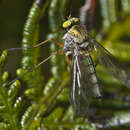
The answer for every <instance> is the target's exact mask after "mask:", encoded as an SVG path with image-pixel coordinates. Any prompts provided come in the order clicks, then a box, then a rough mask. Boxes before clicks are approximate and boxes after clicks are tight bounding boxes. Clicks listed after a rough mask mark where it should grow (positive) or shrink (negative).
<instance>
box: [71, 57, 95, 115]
mask: <svg viewBox="0 0 130 130" xmlns="http://www.w3.org/2000/svg"><path fill="white" fill-rule="evenodd" d="M84 58H85V57H84V56H82V55H78V56H73V60H72V68H71V71H72V72H71V83H72V84H71V89H70V101H71V105H72V107H73V109H74V110H75V112H76V115H78V116H81V117H84V116H86V115H88V114H90V113H89V108H90V106H91V103H92V100H94V99H95V96H94V95H93V94H92V83H91V80H90V77H89V74H88V71H87V66H86V63H85V62H84Z"/></svg>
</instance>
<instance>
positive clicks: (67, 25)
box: [62, 20, 72, 28]
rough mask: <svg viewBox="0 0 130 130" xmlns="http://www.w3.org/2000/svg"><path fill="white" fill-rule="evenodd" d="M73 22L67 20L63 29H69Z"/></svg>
mask: <svg viewBox="0 0 130 130" xmlns="http://www.w3.org/2000/svg"><path fill="white" fill-rule="evenodd" d="M71 24H72V23H71V21H70V20H67V21H65V22H64V23H63V24H62V27H63V28H69V27H70V26H71Z"/></svg>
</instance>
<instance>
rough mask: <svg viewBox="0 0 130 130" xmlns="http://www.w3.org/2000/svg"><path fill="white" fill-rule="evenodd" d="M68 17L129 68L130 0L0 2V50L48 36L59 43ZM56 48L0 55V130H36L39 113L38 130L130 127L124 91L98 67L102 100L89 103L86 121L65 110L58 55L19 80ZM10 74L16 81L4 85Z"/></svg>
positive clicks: (65, 76)
mask: <svg viewBox="0 0 130 130" xmlns="http://www.w3.org/2000/svg"><path fill="white" fill-rule="evenodd" d="M70 14H71V16H72V17H73V16H75V17H79V18H80V20H81V23H82V24H83V25H85V26H86V28H87V30H88V31H89V33H90V34H91V35H92V36H93V37H95V38H96V39H97V40H98V41H99V42H100V43H101V44H102V45H103V46H104V47H105V48H107V49H108V50H109V51H110V52H111V53H112V54H113V55H114V56H115V57H117V58H118V59H119V60H120V62H122V63H123V64H125V65H126V66H127V67H128V69H129V68H130V0H86V1H85V0H21V1H18V0H13V1H11V0H0V16H1V17H0V29H1V31H0V50H2V51H3V50H4V49H7V48H15V47H28V46H33V45H35V44H36V43H39V42H41V41H44V40H46V39H48V38H53V39H55V40H56V41H58V42H61V43H63V41H62V36H63V34H64V33H65V32H64V31H63V30H62V28H61V24H62V22H63V18H65V19H66V18H67V17H68V16H69V15H70ZM59 49H60V47H58V46H57V45H55V44H54V43H53V42H49V43H48V44H46V45H44V46H43V47H41V48H38V49H23V50H22V51H10V52H8V56H6V54H5V53H3V55H1V57H0V58H1V60H0V63H1V64H0V130H3V129H9V130H10V129H11V130H19V129H29V130H33V129H38V128H39V127H40V120H41V117H42V116H43V114H44V116H45V117H44V119H43V120H42V128H43V129H54V130H55V129H63V130H64V129H83V130H84V129H88V130H89V129H94V130H95V129H125V130H126V129H130V125H129V122H130V103H129V102H130V89H128V88H126V87H125V86H124V85H121V84H120V83H119V82H118V81H116V80H115V79H113V78H112V77H111V76H109V75H108V74H107V73H105V71H104V69H103V68H102V67H100V66H98V67H97V74H98V77H99V80H100V82H101V92H102V95H103V99H102V101H101V102H99V103H95V104H94V107H93V108H94V109H92V112H93V111H95V110H96V111H97V114H96V115H94V117H92V118H87V117H86V118H79V117H77V116H76V115H75V113H74V112H73V110H72V108H71V106H70V103H69V87H70V80H69V78H70V70H69V67H68V65H67V63H66V61H65V57H64V56H63V55H61V56H60V55H57V56H54V57H53V58H52V59H51V60H49V61H48V62H46V63H45V64H43V65H42V66H41V68H38V69H36V70H35V71H33V72H30V73H28V74H26V75H24V76H22V74H23V73H25V72H26V71H27V70H29V69H31V68H33V67H34V66H35V65H36V64H38V63H39V62H40V61H42V60H43V59H45V58H46V57H48V56H49V55H51V54H52V53H53V52H55V51H56V50H59ZM2 51H1V54H2ZM4 54H5V55H4ZM3 57H4V58H3ZM2 58H3V59H2ZM6 59H7V60H6ZM19 67H20V68H19ZM18 68H19V69H18ZM7 72H9V74H8V73H7ZM16 75H17V76H18V77H20V81H16V82H15V83H13V84H12V85H10V84H9V82H10V81H12V80H13V79H14V78H15V77H16ZM64 87H66V88H65V89H63V88H64ZM62 89H63V91H62V93H61V94H60V95H59V96H58V98H57V99H56V100H55V101H54V102H53V103H52V100H53V99H54V98H55V97H56V96H57V94H58V93H59V92H60V91H61V90H62ZM50 104H51V105H50ZM48 107H49V109H48ZM46 110H47V111H46ZM88 120H90V122H88ZM122 126H123V127H122Z"/></svg>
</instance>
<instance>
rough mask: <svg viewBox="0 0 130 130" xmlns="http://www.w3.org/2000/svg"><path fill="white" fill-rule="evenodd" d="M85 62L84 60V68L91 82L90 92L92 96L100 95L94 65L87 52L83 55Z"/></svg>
mask: <svg viewBox="0 0 130 130" xmlns="http://www.w3.org/2000/svg"><path fill="white" fill-rule="evenodd" d="M85 58H86V59H85V62H86V67H87V68H86V69H87V73H88V74H87V76H88V77H87V78H88V79H89V82H90V84H91V90H92V94H93V95H94V97H97V98H99V97H101V94H100V90H99V84H98V79H97V75H96V70H95V65H94V63H93V60H92V58H91V56H90V55H89V53H87V54H86V55H85Z"/></svg>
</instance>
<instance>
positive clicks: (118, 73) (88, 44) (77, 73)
mask: <svg viewBox="0 0 130 130" xmlns="http://www.w3.org/2000/svg"><path fill="white" fill-rule="evenodd" d="M62 27H63V29H65V30H66V33H65V34H64V37H63V40H64V47H63V52H64V54H65V55H67V56H68V55H69V56H70V57H71V89H70V102H71V105H72V107H73V109H74V111H75V112H76V114H77V115H78V116H82V117H83V116H86V115H88V114H89V106H90V104H91V102H92V101H93V100H95V99H96V98H101V92H100V85H99V82H98V77H97V74H96V66H95V63H94V61H93V59H92V57H91V52H93V53H94V55H95V57H96V58H97V59H98V62H99V63H100V64H101V65H102V66H103V67H105V69H106V70H107V71H108V73H109V74H110V75H112V76H113V77H115V78H116V79H117V80H119V81H120V82H121V83H122V84H123V85H125V86H127V87H128V88H129V87H130V72H129V71H128V70H126V69H124V67H123V66H122V65H120V63H119V62H118V60H117V59H116V58H115V57H114V56H113V55H112V54H111V53H110V52H108V51H107V50H106V49H105V48H104V47H103V46H102V45H101V44H99V43H98V42H97V41H96V40H95V39H94V38H92V37H91V36H90V35H89V33H88V32H87V30H86V28H84V26H82V25H81V24H80V20H79V19H78V18H76V17H69V18H68V19H67V20H66V21H65V22H64V23H63V24H62ZM48 41H53V42H54V43H56V44H58V45H61V44H60V43H59V42H57V41H55V40H54V39H48V40H46V41H43V42H42V43H39V44H38V45H35V46H33V47H27V48H26V49H30V48H36V47H38V46H41V45H43V44H45V43H46V42H48ZM61 46H62V45H61ZM19 49H23V48H11V49H8V51H11V50H19ZM58 53H59V51H57V52H55V53H54V54H52V55H51V56H49V57H48V58H47V59H45V60H43V61H42V62H41V63H39V64H38V65H36V66H35V67H34V68H32V69H30V70H29V71H28V72H31V71H33V70H34V69H36V68H38V67H39V66H40V65H41V64H43V63H45V62H46V61H47V60H49V59H50V58H51V57H52V56H53V55H56V54H58ZM28 72H25V73H24V74H23V75H22V76H21V77H23V76H24V75H25V74H26V73H28ZM21 77H20V78H21ZM16 79H19V78H16ZM16 79H15V80H13V81H11V82H10V83H9V84H11V83H13V82H14V81H16ZM58 95H59V93H58V94H57V95H56V96H55V97H54V98H56V97H57V96H58ZM45 113H46V112H45Z"/></svg>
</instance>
